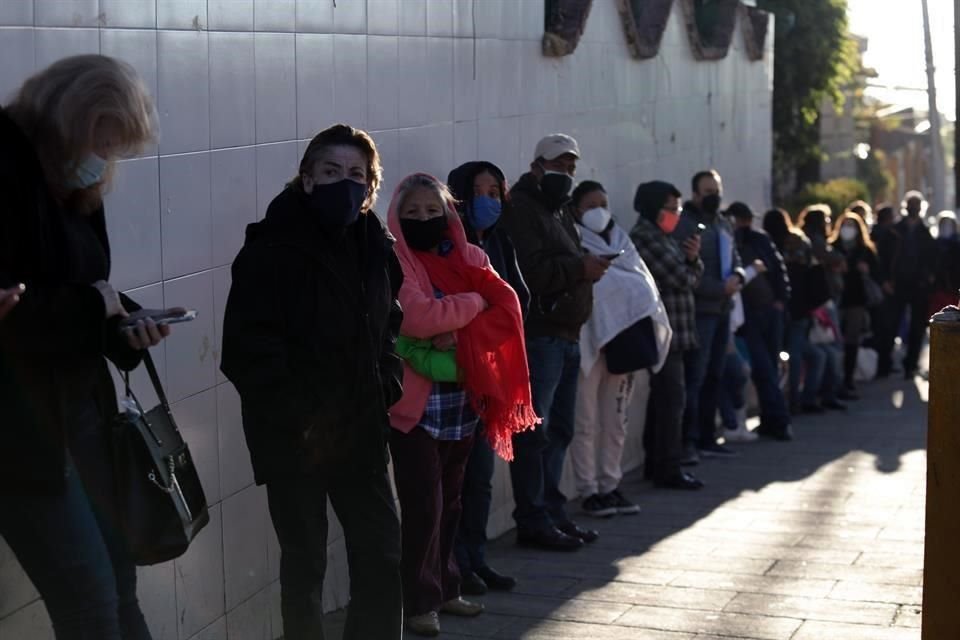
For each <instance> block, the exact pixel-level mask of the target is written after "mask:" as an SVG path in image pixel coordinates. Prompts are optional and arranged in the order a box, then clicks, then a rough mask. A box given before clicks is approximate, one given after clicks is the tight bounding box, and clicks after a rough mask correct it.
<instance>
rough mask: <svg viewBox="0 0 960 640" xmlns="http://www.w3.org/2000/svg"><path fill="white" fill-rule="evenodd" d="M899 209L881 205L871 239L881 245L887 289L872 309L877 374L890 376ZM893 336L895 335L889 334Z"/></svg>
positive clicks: (879, 270)
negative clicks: (897, 215)
mask: <svg viewBox="0 0 960 640" xmlns="http://www.w3.org/2000/svg"><path fill="white" fill-rule="evenodd" d="M895 217H896V212H895V211H894V209H893V207H891V206H888V205H887V206H883V207H880V208H879V209H877V223H876V224H875V225H874V227H873V229H872V230H871V232H870V239H871V240H873V244H874V246H875V247H876V248H877V277H878V278H879V282H880V287H881V289H882V290H883V296H884V298H883V303H882V304H880V305H879V306H877V307H874V308H873V309H871V310H870V320H871V322H872V324H873V327H874V347H875V348H876V350H877V354H878V356H879V357H878V360H877V377H878V378H886V377H887V376H889V375H890V373H891V372H892V369H893V360H892V355H893V354H892V352H893V337H892V335H893V333H894V332H896V330H897V327H894V326H893V324H894V321H893V314H894V313H896V311H895V309H894V302H893V292H894V285H893V280H894V273H895V272H896V265H897V260H898V257H899V255H900V234H899V232H897V230H896V229H895V224H894V223H895ZM888 336H891V337H888Z"/></svg>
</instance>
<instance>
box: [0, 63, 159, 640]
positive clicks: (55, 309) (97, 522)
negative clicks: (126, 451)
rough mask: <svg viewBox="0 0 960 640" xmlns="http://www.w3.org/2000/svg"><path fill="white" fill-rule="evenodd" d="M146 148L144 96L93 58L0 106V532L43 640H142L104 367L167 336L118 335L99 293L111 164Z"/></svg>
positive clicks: (122, 362) (128, 364) (119, 69)
mask: <svg viewBox="0 0 960 640" xmlns="http://www.w3.org/2000/svg"><path fill="white" fill-rule="evenodd" d="M153 138H154V110H153V104H152V101H151V100H150V97H149V94H148V93H147V89H146V87H145V86H144V84H143V82H142V81H141V80H140V78H139V77H138V76H137V73H136V72H135V71H134V70H133V68H132V67H130V66H129V65H127V64H125V63H123V62H120V61H118V60H115V59H113V58H108V57H105V56H99V55H86V56H77V57H73V58H65V59H63V60H60V61H59V62H56V63H54V64H53V65H51V66H50V67H48V68H47V69H44V70H43V71H41V72H39V73H38V74H36V75H35V76H33V77H32V78H30V79H28V80H27V81H26V82H25V83H24V84H23V86H22V87H21V88H20V90H19V91H18V92H17V94H16V95H15V96H14V98H13V101H12V102H10V103H9V104H7V105H6V106H5V107H4V108H3V109H0V139H3V141H4V146H3V150H2V152H0V191H2V193H3V194H4V199H5V202H4V207H3V208H2V209H0V287H16V288H17V290H18V291H19V293H17V297H18V298H19V302H18V304H17V305H16V306H15V307H13V308H12V309H10V311H9V313H8V315H7V317H6V319H5V320H4V321H3V322H2V323H0V353H2V356H3V362H2V367H0V369H2V370H0V374H2V375H0V403H2V405H3V406H4V407H6V408H7V415H5V416H4V418H3V420H2V422H0V439H2V440H0V441H2V442H3V451H4V454H5V455H4V463H3V464H2V465H0V511H2V513H3V517H2V518H0V535H2V536H3V538H4V539H5V540H6V542H7V544H8V545H9V546H10V548H11V549H12V550H13V553H14V555H16V557H17V559H18V560H19V561H20V564H21V565H22V566H23V568H24V570H25V571H26V573H27V575H28V576H29V578H30V579H31V580H32V581H33V583H34V585H35V586H36V588H37V590H38V591H39V592H40V595H41V596H42V597H43V601H44V604H45V605H46V607H47V611H48V613H49V614H50V618H51V620H52V622H53V628H54V632H55V634H56V637H57V639H58V640H73V639H79V638H98V639H102V640H120V639H121V638H122V639H123V640H131V639H135V640H146V639H148V638H150V632H149V631H148V629H147V625H146V623H145V622H144V619H143V615H142V613H141V611H140V607H139V604H138V602H137V594H136V587H137V574H136V568H135V566H134V563H133V561H132V560H131V559H130V556H129V554H128V553H127V552H126V550H125V548H124V545H123V541H122V539H121V538H120V537H119V536H118V532H117V530H116V526H115V520H114V519H113V518H112V516H113V515H114V514H115V511H116V509H115V505H114V488H115V486H114V478H113V472H112V469H111V457H110V452H109V451H108V444H107V442H108V438H107V433H106V432H105V430H104V428H103V426H104V425H105V424H107V423H108V421H109V419H110V418H112V417H113V415H114V414H115V413H116V407H117V400H116V396H115V392H114V387H113V381H112V380H111V378H110V374H109V371H108V368H107V360H108V359H109V360H110V361H112V362H113V363H114V364H115V365H116V366H117V367H119V368H120V369H122V370H125V371H129V370H131V369H133V368H134V367H136V366H137V365H138V364H139V362H140V360H141V358H142V356H143V350H144V349H146V348H148V347H151V346H154V345H156V344H158V343H159V342H160V341H161V340H162V339H163V338H164V337H166V336H167V335H168V334H169V328H168V327H158V326H157V325H155V324H154V323H153V321H152V320H149V319H147V320H140V321H138V322H137V323H136V325H135V328H133V329H128V330H123V331H121V328H120V323H121V321H122V320H123V319H124V318H125V317H126V316H128V313H129V312H131V311H134V310H137V309H138V308H139V307H137V305H135V304H134V303H133V302H132V301H131V300H129V299H128V298H126V297H125V296H123V295H121V294H119V293H118V292H117V291H116V290H115V289H114V288H113V287H112V286H111V285H110V284H109V280H110V244H109V242H108V240H107V228H106V222H105V219H104V211H103V194H104V192H105V190H106V185H107V183H108V182H109V176H110V173H111V170H112V167H113V163H114V161H115V160H117V159H118V158H120V157H123V156H128V155H131V154H133V153H136V152H137V151H138V150H139V149H141V148H142V147H143V146H144V145H145V144H146V143H148V142H149V141H151V140H152V139H153ZM21 283H22V285H21ZM23 285H25V286H23Z"/></svg>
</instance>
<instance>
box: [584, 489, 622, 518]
mask: <svg viewBox="0 0 960 640" xmlns="http://www.w3.org/2000/svg"><path fill="white" fill-rule="evenodd" d="M580 509H581V511H583V512H584V513H585V514H587V515H588V516H593V517H594V518H612V517H613V516H615V515H617V506H616V505H615V504H613V503H612V502H611V501H610V500H607V497H606V496H601V495H600V494H599V493H595V494H593V495H592V496H590V497H589V498H587V499H586V500H584V501H583V502H582V503H581V504H580Z"/></svg>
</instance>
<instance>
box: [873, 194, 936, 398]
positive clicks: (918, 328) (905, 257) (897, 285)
mask: <svg viewBox="0 0 960 640" xmlns="http://www.w3.org/2000/svg"><path fill="white" fill-rule="evenodd" d="M903 200H904V202H903V206H904V208H905V210H906V217H904V219H903V220H901V221H900V222H898V223H897V224H896V226H895V227H894V229H895V230H896V232H897V233H898V234H899V235H900V251H899V254H898V256H897V262H896V266H895V268H894V271H893V301H892V303H891V309H892V312H891V316H890V317H891V320H892V325H891V327H893V331H891V332H887V333H886V335H885V336H884V337H885V342H884V344H881V345H880V348H881V352H882V353H883V352H890V351H892V350H893V342H894V338H895V337H896V336H895V333H896V331H897V328H898V327H899V326H900V323H901V322H902V320H903V316H904V312H906V311H907V310H908V309H909V310H910V317H909V321H910V323H909V330H908V331H907V353H906V355H905V356H904V359H903V375H904V378H905V379H907V380H912V379H913V377H914V375H915V374H916V373H917V366H918V364H919V361H920V350H921V349H922V348H923V339H924V336H925V335H926V332H927V321H928V320H929V316H928V315H927V314H928V313H929V311H930V294H931V292H932V289H933V281H934V261H935V259H936V243H935V242H934V240H933V236H931V235H930V231H929V230H928V229H927V225H926V224H925V223H924V221H923V215H922V214H923V213H924V212H925V211H926V206H927V203H926V201H925V200H924V198H923V194H921V193H920V192H919V191H909V192H907V194H906V195H905V196H904V198H903ZM878 368H879V367H878Z"/></svg>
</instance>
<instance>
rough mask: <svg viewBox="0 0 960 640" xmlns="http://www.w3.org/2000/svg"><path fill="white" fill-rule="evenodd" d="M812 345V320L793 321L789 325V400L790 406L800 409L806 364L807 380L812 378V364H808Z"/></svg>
mask: <svg viewBox="0 0 960 640" xmlns="http://www.w3.org/2000/svg"><path fill="white" fill-rule="evenodd" d="M809 344H810V318H809V317H807V318H801V319H799V320H797V319H791V320H790V322H789V324H788V325H787V353H789V354H790V375H789V379H788V384H789V385H790V393H789V400H790V405H791V406H793V407H799V406H800V403H801V398H800V382H801V380H802V376H801V374H802V373H803V365H804V362H807V374H806V377H807V379H809V378H810V369H811V367H810V363H809V362H808V360H807V358H808V352H809Z"/></svg>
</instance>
